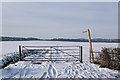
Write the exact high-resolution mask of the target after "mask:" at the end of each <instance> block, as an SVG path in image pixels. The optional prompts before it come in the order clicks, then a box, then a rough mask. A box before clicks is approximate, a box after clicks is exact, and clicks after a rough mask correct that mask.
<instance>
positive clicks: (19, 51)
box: [19, 45, 22, 61]
mask: <svg viewBox="0 0 120 80" xmlns="http://www.w3.org/2000/svg"><path fill="white" fill-rule="evenodd" d="M19 61H22V59H21V45H19Z"/></svg>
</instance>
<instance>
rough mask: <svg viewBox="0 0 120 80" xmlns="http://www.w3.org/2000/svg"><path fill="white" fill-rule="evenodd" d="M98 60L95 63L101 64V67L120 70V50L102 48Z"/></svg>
mask: <svg viewBox="0 0 120 80" xmlns="http://www.w3.org/2000/svg"><path fill="white" fill-rule="evenodd" d="M96 58H97V59H96V61H95V62H94V63H95V64H100V67H107V68H110V69H116V70H120V48H113V49H112V48H102V50H101V53H99V55H98V57H96Z"/></svg>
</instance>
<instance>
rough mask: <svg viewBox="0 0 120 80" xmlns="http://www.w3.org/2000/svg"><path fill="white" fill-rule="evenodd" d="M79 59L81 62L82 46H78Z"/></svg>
mask: <svg viewBox="0 0 120 80" xmlns="http://www.w3.org/2000/svg"><path fill="white" fill-rule="evenodd" d="M79 59H80V62H81V63H82V46H79Z"/></svg>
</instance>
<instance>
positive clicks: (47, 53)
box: [19, 46, 82, 62]
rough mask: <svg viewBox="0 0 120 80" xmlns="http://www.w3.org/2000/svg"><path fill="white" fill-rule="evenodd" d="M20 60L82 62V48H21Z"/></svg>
mask: <svg viewBox="0 0 120 80" xmlns="http://www.w3.org/2000/svg"><path fill="white" fill-rule="evenodd" d="M19 60H20V61H21V60H23V61H80V62H82V46H19Z"/></svg>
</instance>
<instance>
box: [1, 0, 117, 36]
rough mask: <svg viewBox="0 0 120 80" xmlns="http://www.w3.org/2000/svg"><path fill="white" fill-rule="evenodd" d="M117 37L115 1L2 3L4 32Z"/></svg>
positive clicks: (19, 34)
mask: <svg viewBox="0 0 120 80" xmlns="http://www.w3.org/2000/svg"><path fill="white" fill-rule="evenodd" d="M88 28H89V29H90V31H91V36H92V38H118V3H117V2H116V3H115V2H114V3H113V2H101V3H100V2H98V3H96V2H88V3H87V2H84V3H83V2H71V3H68V2H63V3H62V2H45V3H43V2H31V3H30V2H21V3H20V2H18V3H16V2H9V3H2V35H3V36H18V37H37V38H87V37H88V36H87V33H84V34H83V33H82V31H85V30H87V29H88Z"/></svg>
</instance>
